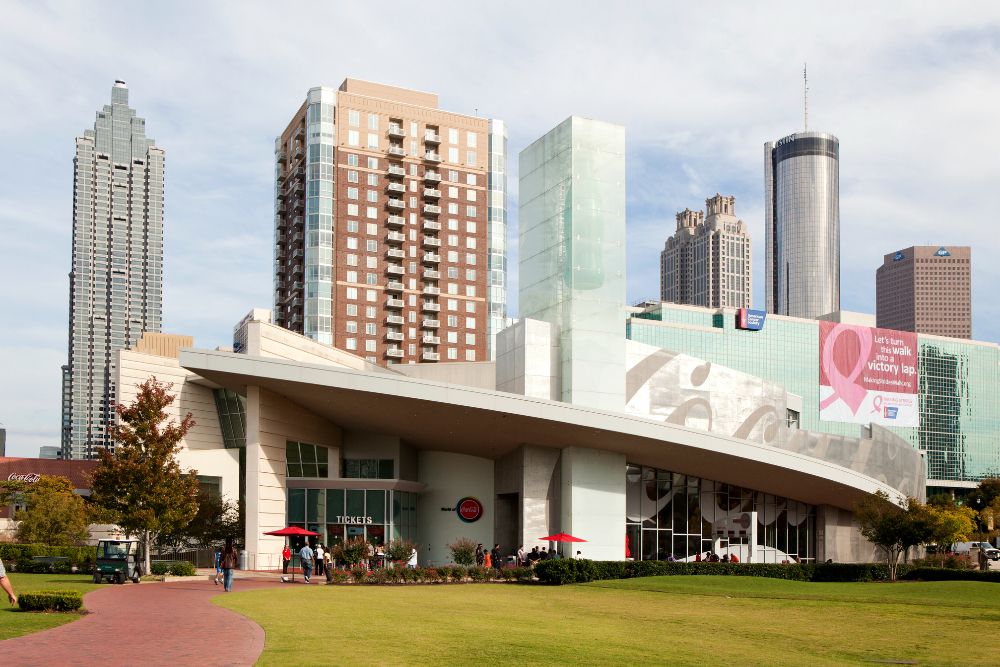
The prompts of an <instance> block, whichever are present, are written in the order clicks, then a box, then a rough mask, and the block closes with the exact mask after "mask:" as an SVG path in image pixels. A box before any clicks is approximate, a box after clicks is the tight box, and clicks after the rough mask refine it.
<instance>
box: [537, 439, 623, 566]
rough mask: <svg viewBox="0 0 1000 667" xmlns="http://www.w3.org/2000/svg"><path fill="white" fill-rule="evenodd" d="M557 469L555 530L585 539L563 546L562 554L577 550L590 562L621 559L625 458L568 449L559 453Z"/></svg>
mask: <svg viewBox="0 0 1000 667" xmlns="http://www.w3.org/2000/svg"><path fill="white" fill-rule="evenodd" d="M561 466H562V469H561V488H562V503H561V509H562V512H561V514H562V525H561V526H560V527H559V530H560V531H562V532H564V533H569V534H570V535H572V536H573V537H579V538H582V539H585V540H587V541H586V542H574V543H565V544H563V545H562V547H561V549H562V550H563V553H564V554H569V553H571V554H576V552H577V551H580V552H582V557H583V558H590V559H592V560H623V559H624V558H625V455H624V454H616V453H613V452H605V451H601V450H597V449H583V448H580V447H569V448H567V449H564V450H563V451H562V461H561ZM554 532H558V531H554ZM556 546H558V545H556Z"/></svg>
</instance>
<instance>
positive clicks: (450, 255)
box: [448, 250, 458, 262]
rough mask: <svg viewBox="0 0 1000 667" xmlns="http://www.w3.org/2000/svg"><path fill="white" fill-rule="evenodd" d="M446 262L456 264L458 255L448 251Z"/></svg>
mask: <svg viewBox="0 0 1000 667" xmlns="http://www.w3.org/2000/svg"><path fill="white" fill-rule="evenodd" d="M448 261H449V262H457V261H458V253H457V252H455V251H454V250H449V251H448Z"/></svg>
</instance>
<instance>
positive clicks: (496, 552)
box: [490, 544, 503, 570]
mask: <svg viewBox="0 0 1000 667" xmlns="http://www.w3.org/2000/svg"><path fill="white" fill-rule="evenodd" d="M490 557H491V558H490V559H491V560H492V561H493V567H494V568H495V569H497V570H499V569H500V568H501V567H503V554H501V553H500V545H499V544H494V545H493V551H492V552H490Z"/></svg>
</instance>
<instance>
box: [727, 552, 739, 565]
mask: <svg viewBox="0 0 1000 667" xmlns="http://www.w3.org/2000/svg"><path fill="white" fill-rule="evenodd" d="M729 562H730V563H739V562H740V559H739V558H737V556H736V554H732V555H731V556H729Z"/></svg>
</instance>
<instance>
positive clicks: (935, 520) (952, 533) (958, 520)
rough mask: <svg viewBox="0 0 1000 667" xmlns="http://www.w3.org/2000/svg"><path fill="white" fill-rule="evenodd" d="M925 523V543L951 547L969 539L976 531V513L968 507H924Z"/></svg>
mask: <svg viewBox="0 0 1000 667" xmlns="http://www.w3.org/2000/svg"><path fill="white" fill-rule="evenodd" d="M922 511H923V513H924V516H925V517H926V521H927V528H928V532H927V543H933V544H939V545H942V546H948V545H951V544H952V543H953V542H961V541H963V540H966V539H968V538H969V534H970V533H972V532H973V531H975V529H976V512H975V511H974V510H973V509H972V508H970V507H958V506H955V505H952V506H951V507H938V506H933V505H924V506H923V507H922Z"/></svg>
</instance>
